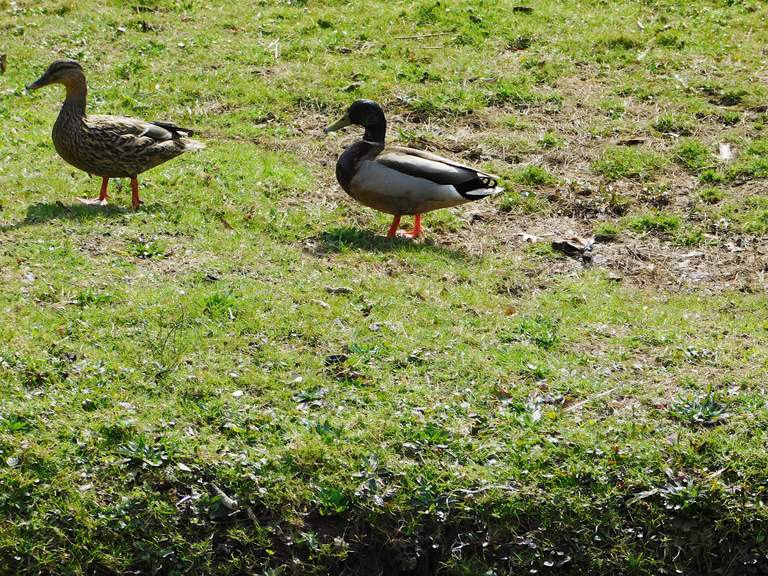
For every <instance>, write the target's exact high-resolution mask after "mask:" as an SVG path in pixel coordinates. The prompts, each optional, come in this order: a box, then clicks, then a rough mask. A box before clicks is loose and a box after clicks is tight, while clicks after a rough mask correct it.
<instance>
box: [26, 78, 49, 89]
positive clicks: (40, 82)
mask: <svg viewBox="0 0 768 576" xmlns="http://www.w3.org/2000/svg"><path fill="white" fill-rule="evenodd" d="M50 83H51V82H50V80H48V77H47V76H45V75H43V76H41V77H40V79H39V80H35V81H34V82H32V83H31V84H27V90H37V89H38V88H42V87H43V86H48V84H50Z"/></svg>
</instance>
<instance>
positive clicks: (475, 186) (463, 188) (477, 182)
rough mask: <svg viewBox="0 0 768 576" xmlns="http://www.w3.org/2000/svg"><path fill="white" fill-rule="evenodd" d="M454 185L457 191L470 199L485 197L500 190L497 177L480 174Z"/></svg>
mask: <svg viewBox="0 0 768 576" xmlns="http://www.w3.org/2000/svg"><path fill="white" fill-rule="evenodd" d="M453 187H454V188H456V192H458V193H459V194H461V195H462V196H464V198H466V199H468V200H475V199H478V198H483V197H484V196H490V195H491V194H495V193H496V192H498V190H497V189H496V179H495V178H491V177H490V176H478V177H477V178H472V179H471V180H467V181H466V182H462V183H461V184H454V185H453Z"/></svg>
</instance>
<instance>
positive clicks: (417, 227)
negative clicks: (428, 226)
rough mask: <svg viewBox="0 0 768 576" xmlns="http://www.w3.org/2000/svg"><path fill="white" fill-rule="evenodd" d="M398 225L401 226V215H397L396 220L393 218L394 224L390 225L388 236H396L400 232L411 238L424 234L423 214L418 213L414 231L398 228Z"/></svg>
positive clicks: (414, 221)
mask: <svg viewBox="0 0 768 576" xmlns="http://www.w3.org/2000/svg"><path fill="white" fill-rule="evenodd" d="M398 226H400V216H395V218H394V220H392V226H390V227H389V232H387V237H388V238H394V237H395V236H397V234H398V233H400V234H402V235H403V236H407V237H409V238H416V237H417V236H420V235H421V234H424V230H422V229H421V214H416V217H415V218H414V219H413V232H406V231H405V230H398V229H397V227H398Z"/></svg>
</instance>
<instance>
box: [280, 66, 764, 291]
mask: <svg viewBox="0 0 768 576" xmlns="http://www.w3.org/2000/svg"><path fill="white" fill-rule="evenodd" d="M607 88H608V87H607V86H605V85H602V84H600V83H598V82H596V81H594V80H579V79H572V80H570V81H568V82H565V83H564V84H563V85H560V86H558V93H559V94H561V95H562V94H565V98H564V99H563V102H562V104H552V103H547V104H545V105H532V106H528V107H498V108H489V109H486V110H483V111H482V112H478V113H476V114H471V115H469V116H466V117H463V118H460V119H456V120H455V121H452V122H448V121H440V120H434V121H433V120H430V119H429V118H428V117H424V116H423V115H422V114H414V113H410V112H409V111H408V110H407V109H406V110H404V109H403V108H402V106H401V105H397V106H395V107H392V106H390V107H387V106H386V105H385V110H386V111H387V112H388V120H389V127H390V136H392V135H394V133H395V131H396V130H397V131H398V133H399V131H400V130H402V132H403V133H409V134H428V135H429V136H423V135H419V136H415V137H413V138H411V139H410V140H409V141H408V142H407V145H409V146H413V147H417V148H421V149H425V150H429V151H431V152H434V153H436V154H440V155H443V156H446V157H449V158H452V159H455V160H459V161H462V162H465V163H467V164H476V165H487V164H488V163H489V162H490V163H492V164H494V165H495V166H497V167H498V168H497V171H498V172H501V174H500V175H501V176H502V185H504V186H505V187H506V189H507V191H506V192H505V194H511V195H517V194H520V193H521V192H526V193H529V194H532V195H533V196H534V197H535V198H536V199H539V200H543V202H542V203H541V204H542V208H541V209H540V210H538V209H537V210H535V211H533V212H532V213H526V212H525V211H524V210H522V209H519V210H518V209H513V210H512V211H510V212H503V211H502V210H500V209H499V206H500V204H501V202H500V201H499V199H498V198H496V199H491V200H485V201H480V202H476V203H472V204H467V205H465V206H462V207H458V208H454V209H453V210H454V211H455V212H456V213H457V214H458V215H459V216H460V218H462V219H463V220H464V221H465V222H466V226H465V227H464V228H463V229H462V230H460V231H458V232H455V233H444V232H439V233H435V234H430V233H429V221H430V217H429V215H428V214H427V215H426V216H425V217H424V225H425V227H426V230H427V237H426V239H425V240H421V241H427V242H435V243H437V244H443V245H446V246H450V247H452V249H456V250H462V251H465V252H466V253H469V254H472V255H488V254H497V255H501V256H505V257H509V256H511V255H513V254H517V253H521V252H522V251H523V250H525V249H526V248H528V247H530V244H531V242H548V243H552V242H556V243H560V244H559V245H560V246H562V244H563V243H565V244H566V246H565V248H566V249H565V250H564V251H563V252H562V256H561V257H559V258H555V259H551V261H550V263H549V264H547V265H546V266H545V267H544V269H543V270H542V273H544V274H545V276H558V275H564V274H565V275H567V274H574V273H577V272H578V271H579V270H582V269H584V268H588V267H593V268H603V269H606V270H607V271H608V274H609V278H612V279H614V280H615V281H617V282H624V283H626V284H631V285H635V286H638V287H643V288H646V289H653V290H663V291H667V292H679V291H688V290H699V291H702V292H703V293H705V294H706V293H712V292H719V291H723V290H732V289H739V290H748V291H764V290H765V289H766V281H767V280H766V272H768V243H766V238H765V237H752V236H749V235H745V234H741V233H737V232H733V231H729V230H720V229H718V228H717V227H715V226H710V227H709V230H708V233H706V234H704V238H703V241H702V242H700V243H698V244H697V245H694V246H681V245H678V244H676V243H675V242H674V241H673V238H672V236H671V235H669V234H664V233H641V232H638V233H634V232H631V231H628V230H626V229H625V227H624V225H623V224H622V218H623V217H624V216H627V215H630V216H631V215H632V214H636V213H640V212H643V211H647V210H649V209H656V210H660V211H664V212H668V213H673V214H677V215H678V216H680V217H681V219H683V220H685V219H686V218H688V217H689V216H688V215H689V212H690V208H691V207H692V206H693V205H694V204H695V202H697V201H698V200H697V199H696V197H695V193H696V192H697V191H698V190H699V189H701V188H702V186H703V185H702V184H701V183H700V182H699V180H698V178H697V175H696V174H695V173H692V172H690V171H688V170H686V169H684V168H683V167H681V166H680V165H678V164H676V163H674V162H670V163H668V164H667V165H666V166H665V167H664V168H663V169H662V170H661V172H660V173H659V174H657V175H656V176H655V177H654V178H653V179H652V180H649V181H629V180H619V181H615V182H606V181H604V180H602V179H601V177H600V176H599V175H597V174H596V173H595V172H594V170H593V169H592V163H593V162H595V161H596V160H597V159H599V158H600V157H601V155H602V154H603V152H604V150H605V149H606V148H607V147H608V146H615V145H619V146H621V145H625V146H638V147H643V148H646V149H652V150H655V151H657V152H659V153H663V154H665V155H667V156H668V157H669V156H672V155H671V154H670V151H671V150H672V149H673V147H674V146H675V145H676V144H677V143H678V142H679V138H680V137H681V135H679V134H659V132H657V131H656V130H654V129H653V127H652V124H653V123H654V121H655V120H656V119H657V118H658V117H659V115H660V114H662V113H664V112H670V113H674V112H675V111H674V110H662V109H661V108H660V107H659V105H657V104H655V103H644V102H639V101H637V100H636V99H634V98H631V97H628V98H623V99H621V107H622V108H623V112H622V122H621V126H624V127H625V129H624V130H622V131H614V132H606V131H605V130H602V129H599V128H600V127H601V126H607V125H611V126H613V125H617V123H616V122H608V120H607V118H606V114H607V112H606V110H605V107H604V106H602V105H601V104H600V103H599V102H600V98H602V97H604V96H605V92H606V90H607ZM758 115H759V111H750V110H745V111H743V120H742V121H741V122H740V123H739V124H737V125H735V126H726V125H724V124H723V122H722V120H721V118H720V117H719V116H718V115H717V114H713V115H712V116H711V117H707V118H701V119H695V120H694V119H692V122H691V126H692V128H691V132H690V133H688V134H686V135H685V136H687V137H695V138H696V139H697V140H699V141H701V142H703V143H705V144H708V145H710V146H711V147H712V148H713V149H717V144H718V143H722V142H731V143H733V142H738V141H740V139H743V138H754V137H756V136H758V133H757V132H756V131H755V129H754V128H753V127H752V123H753V121H754V120H755V119H756V118H757V116H758ZM510 117H514V118H515V120H519V122H512V123H510V122H509V119H510ZM335 119H336V118H335V117H327V116H325V115H323V114H319V113H317V112H307V113H303V114H299V115H298V116H297V117H296V119H295V126H294V128H295V130H296V133H297V134H301V135H302V137H300V138H296V139H283V140H280V141H279V142H276V143H274V145H275V146H276V147H279V148H281V149H283V150H288V151H290V152H292V153H295V154H297V155H300V156H301V157H303V158H305V159H306V161H307V162H309V164H310V166H311V169H312V170H313V172H314V173H315V176H316V177H317V179H318V181H319V182H320V183H321V187H320V189H319V190H318V191H317V193H316V194H311V195H308V196H306V197H304V198H302V201H303V202H308V203H310V204H313V205H314V207H315V208H316V209H323V208H332V207H335V206H337V205H339V204H347V205H350V206H352V205H354V208H353V211H357V209H358V208H360V209H361V210H363V211H365V210H367V209H366V208H363V207H359V206H357V205H355V203H354V201H353V200H352V199H351V198H349V197H348V196H347V195H346V194H345V193H344V192H343V191H342V190H341V188H340V187H339V185H338V184H337V183H336V181H335V176H334V166H335V162H336V159H337V157H338V155H339V154H340V152H341V151H342V150H343V149H344V148H345V147H346V146H348V145H349V144H351V143H352V142H354V141H356V140H358V139H359V138H360V130H359V129H356V128H355V127H353V128H350V129H348V130H346V131H344V132H342V133H341V136H340V138H326V137H325V136H324V134H323V132H322V129H323V127H324V126H325V125H327V124H328V123H330V122H331V121H333V120H335ZM510 124H512V125H514V124H520V125H523V126H524V128H523V129H521V130H517V129H514V128H512V127H510ZM547 133H553V134H555V135H556V136H557V137H559V138H561V139H562V140H563V141H564V142H565V145H564V146H562V147H557V148H547V147H542V146H541V145H540V144H538V139H539V138H540V137H541V136H542V135H544V134H547ZM391 139H392V138H391ZM742 141H743V140H742ZM731 147H732V148H733V149H734V152H735V155H736V157H737V156H738V154H739V150H738V147H737V146H735V145H733V144H731ZM513 150H514V151H513ZM525 166H542V167H545V168H546V169H547V171H548V172H549V173H550V174H552V175H554V177H555V178H556V180H557V182H558V183H557V184H555V185H550V186H542V187H530V186H523V185H519V184H516V183H515V182H513V181H512V180H511V179H509V176H511V174H512V172H513V171H515V170H517V169H519V168H523V167H525ZM764 191H765V183H764V181H762V180H754V181H750V182H737V183H734V184H732V185H731V186H730V189H729V190H728V195H729V198H730V199H731V200H737V201H738V200H739V199H742V198H747V197H749V196H754V195H756V194H762V193H764ZM616 198H620V199H621V201H620V202H616V201H615V199H616ZM612 199H614V200H612ZM324 205H325V206H324ZM601 223H614V224H616V225H617V226H618V227H619V229H621V230H622V233H621V234H620V235H618V236H616V237H614V238H612V239H608V238H601V237H599V236H596V234H595V229H596V227H597V226H598V225H599V224H601ZM374 232H375V233H383V232H384V231H381V232H379V231H374ZM568 244H571V245H574V244H575V245H579V244H581V245H582V246H586V247H588V248H589V250H588V251H587V253H586V254H584V253H583V252H582V253H579V252H578V251H574V250H568V249H567V248H568V247H567V245H568Z"/></svg>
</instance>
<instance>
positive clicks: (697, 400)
mask: <svg viewBox="0 0 768 576" xmlns="http://www.w3.org/2000/svg"><path fill="white" fill-rule="evenodd" d="M670 413H671V414H672V415H673V416H675V417H676V418H679V419H680V420H683V421H685V422H687V423H689V424H694V425H706V426H710V425H712V424H717V423H719V422H723V421H725V420H726V419H728V418H729V416H730V414H729V413H728V406H727V405H726V404H724V403H723V402H722V399H721V397H720V394H718V393H717V392H716V391H715V390H713V389H712V387H711V386H710V387H709V388H708V389H707V392H706V394H699V395H688V396H681V397H680V398H679V399H678V401H677V402H675V403H674V404H673V405H672V406H671V408H670Z"/></svg>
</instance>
